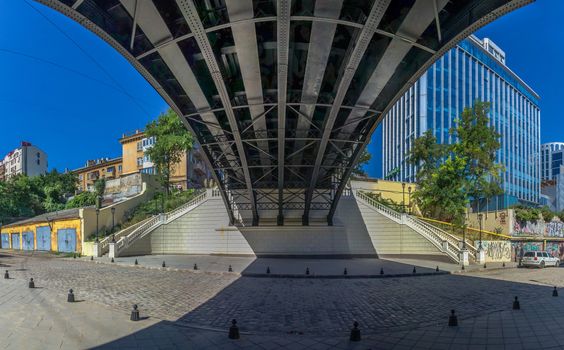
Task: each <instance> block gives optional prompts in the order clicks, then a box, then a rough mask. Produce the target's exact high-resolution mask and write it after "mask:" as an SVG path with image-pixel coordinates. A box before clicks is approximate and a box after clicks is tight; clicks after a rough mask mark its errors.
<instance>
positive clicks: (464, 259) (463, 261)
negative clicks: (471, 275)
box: [460, 249, 470, 266]
mask: <svg viewBox="0 0 564 350" xmlns="http://www.w3.org/2000/svg"><path fill="white" fill-rule="evenodd" d="M469 264H470V260H469V259H468V250H467V249H462V250H461V251H460V265H462V266H468V265H469Z"/></svg>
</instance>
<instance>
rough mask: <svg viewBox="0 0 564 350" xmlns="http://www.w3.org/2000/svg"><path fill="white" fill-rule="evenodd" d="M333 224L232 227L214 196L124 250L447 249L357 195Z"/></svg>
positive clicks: (350, 252)
mask: <svg viewBox="0 0 564 350" xmlns="http://www.w3.org/2000/svg"><path fill="white" fill-rule="evenodd" d="M334 224H335V225H334V226H308V227H302V226H290V225H286V226H258V227H242V228H236V227H233V226H229V217H228V215H227V210H226V209H225V206H224V204H223V201H222V199H221V197H219V196H217V197H212V196H211V191H208V198H207V200H206V201H205V202H204V203H202V204H201V205H200V206H198V207H197V208H195V209H194V210H192V211H190V212H188V213H187V214H184V215H183V216H181V217H180V218H178V219H176V220H174V221H173V222H171V223H169V224H166V225H162V226H160V227H159V228H157V229H156V230H155V231H153V232H152V233H150V234H148V235H147V236H145V237H143V238H141V239H139V240H138V241H137V242H135V243H133V244H132V245H131V246H130V247H129V248H127V249H126V250H125V251H124V252H123V253H120V255H142V254H230V255H249V254H251V255H252V254H254V255H257V256H267V255H293V256H301V255H320V256H326V255H333V256H337V255H340V256H377V255H385V254H426V255H430V254H443V253H441V252H440V251H439V250H438V249H437V248H436V247H435V246H434V245H433V244H431V243H430V242H428V241H427V240H426V239H425V238H423V237H422V236H421V235H419V234H418V233H417V232H415V231H413V230H412V229H410V228H409V227H407V226H406V225H400V224H398V223H396V222H394V221H392V220H391V219H388V218H387V217H385V216H383V215H381V214H379V213H378V212H377V211H375V210H374V209H372V208H370V207H369V206H368V205H366V204H364V203H363V202H362V201H357V200H356V199H355V198H354V197H352V196H348V197H343V198H342V199H341V201H340V203H339V206H338V208H337V212H336V215H335V220H334Z"/></svg>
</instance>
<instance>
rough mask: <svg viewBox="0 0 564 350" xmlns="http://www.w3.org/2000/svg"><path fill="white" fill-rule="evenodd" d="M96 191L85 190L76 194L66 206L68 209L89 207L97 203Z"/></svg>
mask: <svg viewBox="0 0 564 350" xmlns="http://www.w3.org/2000/svg"><path fill="white" fill-rule="evenodd" d="M96 197H97V196H96V193H94V192H90V191H84V192H81V193H79V194H77V195H76V196H74V197H73V198H72V199H71V200H69V201H68V202H67V204H66V206H65V208H66V209H71V208H82V207H88V206H91V205H95V204H96Z"/></svg>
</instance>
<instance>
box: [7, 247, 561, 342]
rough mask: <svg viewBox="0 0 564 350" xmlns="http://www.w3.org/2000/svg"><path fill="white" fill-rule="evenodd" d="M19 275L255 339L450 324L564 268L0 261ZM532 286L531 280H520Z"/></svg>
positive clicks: (525, 295)
mask: <svg viewBox="0 0 564 350" xmlns="http://www.w3.org/2000/svg"><path fill="white" fill-rule="evenodd" d="M0 263H1V264H3V265H9V267H8V269H9V270H10V271H11V275H12V277H14V278H16V279H21V280H28V279H29V278H30V277H34V278H35V280H36V284H37V285H38V286H42V287H44V288H47V289H49V290H51V291H54V292H56V293H58V294H59V295H60V296H61V298H65V297H66V293H67V291H68V289H69V288H73V289H74V290H75V291H76V294H77V297H78V298H80V299H84V300H88V301H89V302H94V303H98V304H101V305H106V306H110V307H112V308H114V309H117V310H121V311H122V312H126V313H127V312H129V311H130V308H131V305H132V304H133V303H137V304H139V307H140V308H141V309H142V310H143V312H144V313H146V314H148V315H150V316H151V317H154V318H158V319H162V320H168V321H175V322H176V323H178V324H182V325H191V326H203V327H211V328H216V329H225V328H226V327H227V326H228V325H229V320H230V319H232V318H236V319H237V320H238V321H239V324H240V326H241V330H242V331H252V332H253V333H256V334H266V335H267V334H280V333H304V334H308V335H319V336H321V335H328V334H333V335H334V334H341V335H343V334H346V332H347V330H348V329H349V328H350V325H351V323H352V321H353V320H357V321H358V322H360V323H361V324H362V325H363V329H364V331H365V332H366V333H374V334H377V333H384V332H388V331H390V330H394V331H397V330H408V329H412V328H413V327H421V326H432V325H436V324H440V323H444V320H445V315H448V313H449V310H450V309H456V310H457V311H458V312H459V314H460V315H461V317H462V318H468V317H474V316H477V315H481V314H483V313H485V312H493V311H496V310H504V309H506V308H507V305H509V304H510V303H511V301H512V299H513V296H515V295H518V296H519V297H520V298H521V300H522V302H523V303H525V304H529V303H534V302H535V301H536V300H537V299H538V298H540V297H542V296H546V295H549V294H550V292H551V288H550V287H548V286H549V285H550V286H552V285H554V284H556V285H560V284H562V283H564V280H563V279H562V277H564V269H554V268H553V269H545V270H527V269H515V268H512V269H505V270H495V271H486V272H475V273H468V274H464V275H439V276H421V277H409V278H386V279H350V280H349V279H339V280H332V279H292V278H283V279H281V278H251V277H241V276H239V275H236V274H230V273H205V272H192V271H166V270H164V271H163V270H158V269H145V268H139V267H138V268H135V267H123V266H115V265H109V264H97V263H92V262H89V261H80V260H79V259H77V260H72V259H71V260H67V259H60V258H53V257H50V256H46V255H37V254H36V255H34V256H29V255H22V256H12V257H10V256H7V257H3V258H0ZM521 282H525V283H521Z"/></svg>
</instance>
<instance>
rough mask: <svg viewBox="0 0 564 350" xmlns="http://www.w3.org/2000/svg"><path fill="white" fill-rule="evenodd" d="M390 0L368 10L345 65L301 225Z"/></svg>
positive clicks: (375, 4) (307, 217)
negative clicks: (337, 122)
mask: <svg viewBox="0 0 564 350" xmlns="http://www.w3.org/2000/svg"><path fill="white" fill-rule="evenodd" d="M389 3H390V0H382V1H378V2H375V3H374V5H373V6H372V9H371V10H370V15H369V16H368V19H367V20H366V24H365V25H364V27H363V28H362V31H361V33H360V35H359V37H358V40H357V41H356V46H355V47H354V49H353V52H352V54H351V56H350V57H349V60H348V62H347V65H346V69H345V72H344V74H343V76H342V78H341V81H340V82H339V87H338V89H337V94H336V95H335V101H334V102H333V106H332V107H331V111H330V112H329V116H328V117H327V119H326V120H325V125H324V127H323V136H322V139H321V143H320V145H319V149H318V152H317V157H316V159H315V168H314V169H313V172H312V176H311V180H310V181H311V182H310V186H309V188H308V190H307V192H306V199H305V210H304V215H303V217H302V224H303V225H309V211H310V206H311V199H312V195H313V190H314V189H315V186H316V185H317V178H318V176H319V169H320V167H321V163H322V161H323V157H324V155H325V149H326V148H327V143H328V140H329V136H330V135H331V132H332V131H333V125H334V124H335V120H336V119H337V114H338V113H339V109H340V108H341V105H342V104H343V100H344V99H345V94H346V92H347V91H348V89H349V86H350V84H351V81H352V78H353V77H354V74H355V72H356V70H357V68H358V65H359V63H360V60H361V59H362V56H363V55H364V52H365V51H366V49H367V48H368V44H369V43H370V40H371V39H372V36H373V35H374V30H375V29H376V28H378V24H379V23H380V20H381V19H382V17H383V16H384V13H385V12H386V9H387V8H388V5H389Z"/></svg>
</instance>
